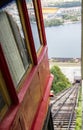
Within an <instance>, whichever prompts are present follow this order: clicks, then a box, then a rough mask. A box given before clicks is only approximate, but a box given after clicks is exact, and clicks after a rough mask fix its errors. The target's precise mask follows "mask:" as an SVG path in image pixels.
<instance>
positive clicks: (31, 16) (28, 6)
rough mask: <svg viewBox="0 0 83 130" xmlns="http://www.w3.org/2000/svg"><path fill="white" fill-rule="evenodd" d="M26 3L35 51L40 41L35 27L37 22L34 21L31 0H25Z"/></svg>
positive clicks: (39, 45)
mask: <svg viewBox="0 0 83 130" xmlns="http://www.w3.org/2000/svg"><path fill="white" fill-rule="evenodd" d="M26 4H27V9H28V13H29V19H30V24H31V29H32V34H33V39H34V44H35V49H36V52H37V51H38V50H39V48H40V47H41V43H40V38H39V33H38V27H37V22H36V16H35V10H34V6H33V2H32V0H26Z"/></svg>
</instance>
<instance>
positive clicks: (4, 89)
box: [0, 71, 11, 121]
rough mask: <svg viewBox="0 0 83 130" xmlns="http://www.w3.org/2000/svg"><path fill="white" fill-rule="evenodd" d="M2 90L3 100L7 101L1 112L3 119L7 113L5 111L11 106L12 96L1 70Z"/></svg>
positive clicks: (0, 85) (0, 87)
mask: <svg viewBox="0 0 83 130" xmlns="http://www.w3.org/2000/svg"><path fill="white" fill-rule="evenodd" d="M3 86H4V87H3ZM0 90H1V94H2V97H3V100H4V102H5V105H4V106H3V108H2V110H1V112H0V118H1V119H2V118H3V117H4V115H5V113H6V112H7V110H8V108H9V106H10V105H11V100H10V97H9V94H8V91H7V87H6V84H5V81H4V79H3V76H2V73H1V71H0ZM0 121H1V120H0Z"/></svg>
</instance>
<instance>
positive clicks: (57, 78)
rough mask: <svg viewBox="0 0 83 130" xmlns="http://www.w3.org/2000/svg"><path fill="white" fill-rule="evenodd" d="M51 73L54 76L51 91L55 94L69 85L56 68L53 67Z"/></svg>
mask: <svg viewBox="0 0 83 130" xmlns="http://www.w3.org/2000/svg"><path fill="white" fill-rule="evenodd" d="M51 73H52V74H53V75H54V80H53V84H52V90H53V91H54V93H55V94H56V93H58V92H60V91H62V90H64V89H65V88H67V87H69V86H70V85H71V83H70V82H69V80H68V78H66V76H65V75H64V74H63V73H62V72H61V70H60V68H59V67H58V66H53V67H52V68H51Z"/></svg>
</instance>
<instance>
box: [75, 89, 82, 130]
mask: <svg viewBox="0 0 83 130" xmlns="http://www.w3.org/2000/svg"><path fill="white" fill-rule="evenodd" d="M81 129H82V90H81V89H80V92H79V98H78V106H77V110H76V128H75V130H81Z"/></svg>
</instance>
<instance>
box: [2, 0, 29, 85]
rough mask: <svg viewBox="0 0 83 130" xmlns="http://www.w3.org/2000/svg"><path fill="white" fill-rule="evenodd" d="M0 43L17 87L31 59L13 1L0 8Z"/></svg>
mask: <svg viewBox="0 0 83 130" xmlns="http://www.w3.org/2000/svg"><path fill="white" fill-rule="evenodd" d="M0 44H1V45H2V49H3V51H4V55H5V58H6V61H7V64H8V67H9V71H10V73H11V76H12V80H13V82H14V85H15V87H17V86H18V83H19V82H20V80H21V79H22V77H23V75H24V74H25V72H26V70H27V69H28V67H29V65H30V63H31V60H30V56H29V53H28V49H27V47H26V41H25V38H24V33H23V29H22V25H21V21H20V17H19V13H18V9H17V5H16V2H15V1H14V2H12V3H11V4H9V5H8V6H7V7H5V8H3V9H2V10H0Z"/></svg>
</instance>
